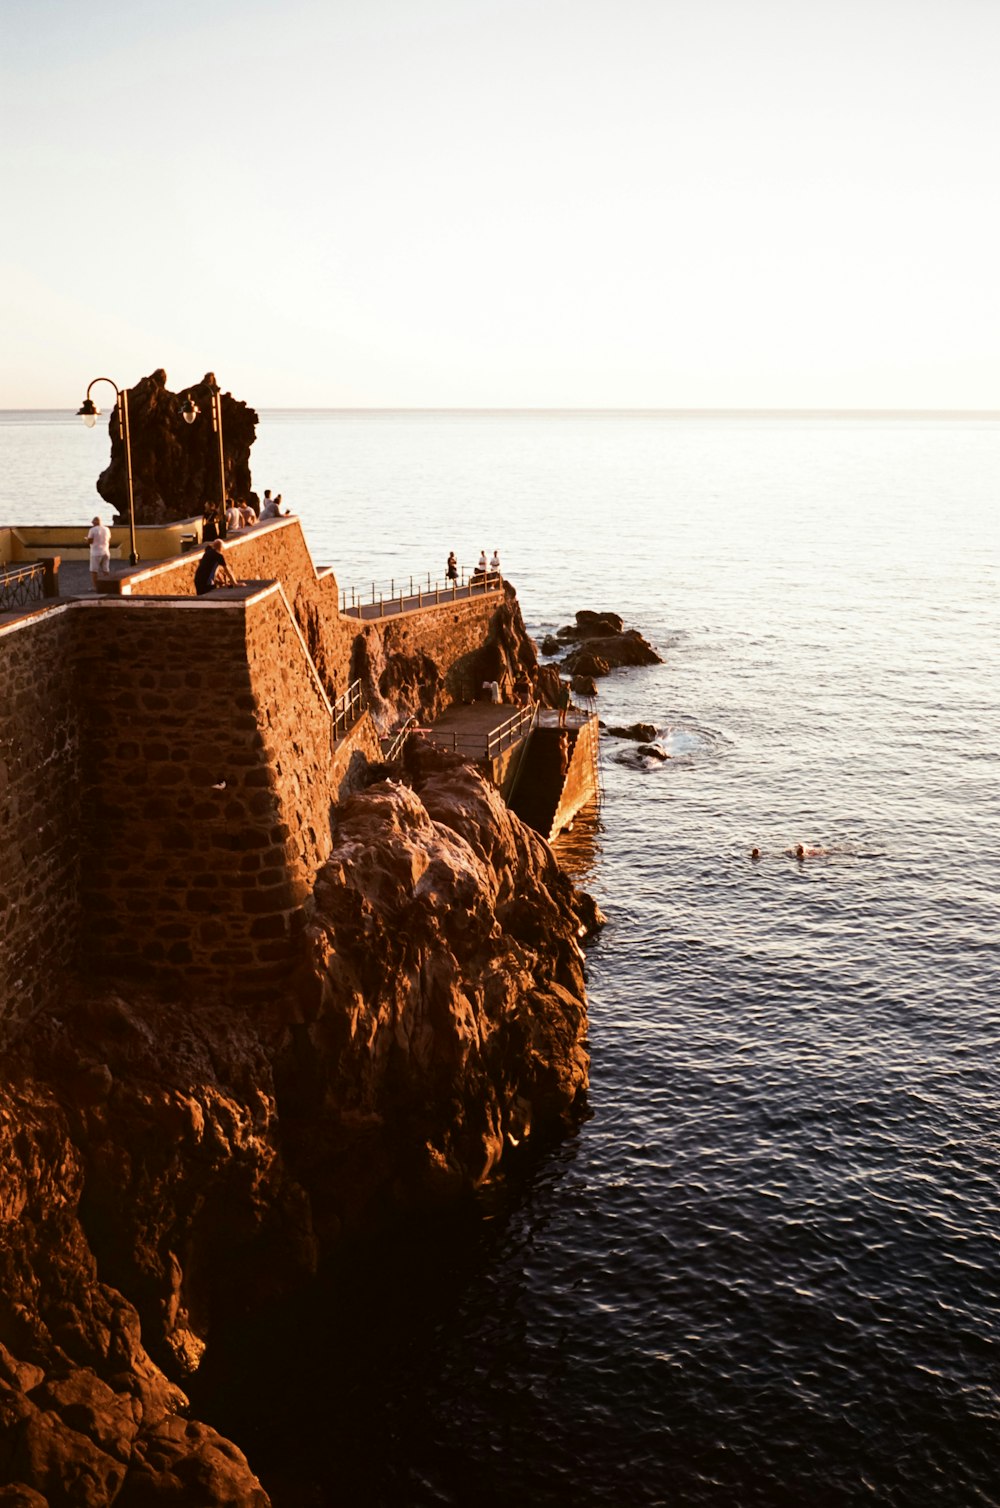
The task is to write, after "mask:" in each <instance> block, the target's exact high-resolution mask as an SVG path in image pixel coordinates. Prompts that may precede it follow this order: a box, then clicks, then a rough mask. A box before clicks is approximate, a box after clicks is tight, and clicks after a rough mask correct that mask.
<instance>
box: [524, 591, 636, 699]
mask: <svg viewBox="0 0 1000 1508" xmlns="http://www.w3.org/2000/svg"><path fill="white" fill-rule="evenodd" d="M568 644H572V645H575V646H576V648H573V649H571V650H570V651H569V653H568V654H565V655H564V656H563V659H562V661H561V663H560V665H559V669H560V670H561V671H564V672H567V673H568V674H569V675H571V676H573V677H574V678H580V679H583V678H586V679H587V680H589V681H593V680H594V679H596V678H597V677H600V676H605V675H608V674H609V673H610V671H612V670H619V669H621V668H623V667H625V666H630V665H662V664H663V658H662V656H661V655H659V654H657V652H656V650H655V649H654V648H653V646H652V645H651V644H650V643H649V642H648V641H647V640H646V639H644V638H643V636H642V634H640V633H639V632H638V630H637V629H634V628H626V627H625V625H624V622H623V620H622V619H621V618H620V617H619V616H618V614H617V613H594V612H589V611H587V610H586V609H583V610H581V611H580V612H578V613H577V614H576V624H575V625H572V624H567V625H566V626H565V627H564V628H561V629H559V631H558V633H557V634H556V635H554V636H553V635H552V634H548V635H546V637H545V638H544V639H543V641H542V653H543V654H549V655H556V654H562V652H563V650H564V649H565V648H566V646H567V645H568ZM595 691H596V687H595Z"/></svg>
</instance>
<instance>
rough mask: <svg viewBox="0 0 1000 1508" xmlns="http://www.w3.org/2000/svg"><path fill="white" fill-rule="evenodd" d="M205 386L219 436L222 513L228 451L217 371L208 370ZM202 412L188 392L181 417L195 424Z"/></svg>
mask: <svg viewBox="0 0 1000 1508" xmlns="http://www.w3.org/2000/svg"><path fill="white" fill-rule="evenodd" d="M205 386H206V387H207V388H208V396H209V399H210V404H211V413H212V432H213V434H216V435H218V437H219V487H220V493H219V496H220V498H221V499H222V502H221V508H222V515H223V517H225V513H226V452H225V449H224V448H223V444H222V393H221V391H220V388H219V384H218V383H217V382H216V380H215V373H214V372H208V373H207V374H206V377H205ZM200 413H201V409H200V408H199V407H198V405H197V403H195V401H194V399H193V398H192V397H191V394H190V393H188V395H187V398H186V399H185V401H184V403H183V405H182V407H181V418H182V419H183V420H184V423H185V424H193V423H194V421H195V420H196V419H197V417H198V415H199V414H200Z"/></svg>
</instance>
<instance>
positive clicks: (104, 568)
mask: <svg viewBox="0 0 1000 1508" xmlns="http://www.w3.org/2000/svg"><path fill="white" fill-rule="evenodd" d="M87 543H88V544H89V546H90V579H91V581H92V582H93V583H94V591H95V592H96V591H97V578H98V576H110V575H111V530H110V529H109V528H108V526H107V524H102V523H101V520H100V518H97V517H95V518H93V519H92V520H91V525H90V528H89V529H88V530H87Z"/></svg>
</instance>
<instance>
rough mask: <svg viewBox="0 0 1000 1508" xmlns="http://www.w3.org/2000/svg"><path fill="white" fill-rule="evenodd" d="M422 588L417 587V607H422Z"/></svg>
mask: <svg viewBox="0 0 1000 1508" xmlns="http://www.w3.org/2000/svg"><path fill="white" fill-rule="evenodd" d="M423 605H424V604H423V588H422V587H419V586H418V587H417V606H418V607H423Z"/></svg>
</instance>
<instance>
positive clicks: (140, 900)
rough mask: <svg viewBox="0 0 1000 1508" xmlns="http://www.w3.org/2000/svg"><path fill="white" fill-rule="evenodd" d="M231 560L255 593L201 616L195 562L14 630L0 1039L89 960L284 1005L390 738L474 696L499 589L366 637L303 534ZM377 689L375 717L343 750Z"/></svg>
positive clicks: (5, 679)
mask: <svg viewBox="0 0 1000 1508" xmlns="http://www.w3.org/2000/svg"><path fill="white" fill-rule="evenodd" d="M227 554H228V555H229V558H230V559H231V560H232V562H233V564H234V567H235V570H236V572H237V574H238V575H239V576H240V577H241V578H243V579H249V578H251V577H252V578H254V579H255V581H256V582H257V583H258V585H257V586H256V587H255V588H254V589H252V590H246V591H244V592H243V593H240V594H236V593H219V594H213V595H212V596H210V597H208V598H197V597H196V596H195V595H194V587H193V577H194V571H195V567H196V564H197V558H198V557H197V554H191V555H187V556H183V557H181V558H179V559H177V560H174V561H171V562H168V563H166V564H164V565H163V566H159V567H151V568H149V569H148V570H144V571H141V572H140V573H138V575H137V576H135V577H133V578H131V585H132V591H131V593H130V594H129V595H127V596H121V597H117V596H101V597H99V598H92V599H87V600H78V601H76V602H72V603H67V604H64V605H61V606H59V607H57V608H54V609H53V610H51V611H50V612H40V613H38V614H35V615H33V616H32V617H29V618H25V619H22V620H19V621H18V622H16V623H14V624H11V625H8V626H7V627H6V628H5V629H3V630H0V693H2V700H0V813H2V815H3V826H2V829H0V865H2V873H3V879H2V880H0V895H2V898H3V900H4V901H5V902H6V905H5V906H4V908H3V913H2V916H0V985H2V988H3V993H2V997H0V1028H2V1027H3V1024H4V1022H5V1021H7V1022H10V1021H14V1020H19V1019H23V1018H25V1017H26V1016H27V1015H30V1013H31V1012H32V1010H33V1009H34V1008H35V1007H36V1005H37V1004H39V1003H40V1002H41V1000H42V999H43V998H44V995H45V993H46V990H47V989H48V988H49V987H50V986H51V984H52V982H53V981H54V979H55V978H56V977H57V976H58V973H59V971H60V970H61V969H62V968H63V967H64V966H66V965H67V964H69V963H70V962H71V961H73V960H74V958H77V959H79V960H80V961H81V962H83V963H84V964H85V965H87V966H88V967H89V968H92V969H96V968H102V967H103V968H108V969H110V970H112V971H114V972H125V973H128V972H134V973H135V974H137V975H140V976H141V977H143V978H146V977H149V976H151V975H152V976H157V977H161V978H166V979H169V980H170V981H171V982H172V983H175V984H178V985H181V986H187V987H190V988H191V989H192V990H197V991H199V992H202V993H203V992H204V991H205V990H206V989H207V990H209V991H212V990H214V991H216V992H218V993H221V994H224V995H227V996H232V995H234V994H243V993H252V992H257V991H259V990H260V991H262V990H264V989H266V988H267V986H268V984H269V983H270V982H272V981H274V980H276V979H278V978H280V977H281V976H282V975H283V974H284V973H285V972H286V970H287V966H288V961H289V957H290V953H291V946H292V941H293V935H294V930H295V927H296V925H297V919H298V916H299V913H300V909H301V906H302V903H303V900H304V899H305V897H306V895H307V894H308V893H309V890H310V887H311V884H312V880H313V877H314V876H315V874H316V871H317V869H318V868H319V866H320V865H321V864H322V863H324V862H325V860H326V858H327V856H328V854H329V852H330V845H331V841H332V838H331V809H332V807H333V805H334V804H335V803H336V802H337V800H339V799H340V798H341V796H342V795H343V794H345V793H346V792H348V791H350V790H351V789H354V788H356V787H357V786H358V785H359V784H361V783H362V781H363V777H364V770H365V768H366V765H367V761H369V760H373V761H376V760H378V759H379V758H380V756H381V750H380V745H379V741H378V734H379V731H380V728H381V731H383V732H385V731H389V729H390V728H391V727H393V726H394V725H395V723H396V722H397V721H398V720H401V719H402V718H403V717H405V716H406V715H407V714H408V713H409V712H412V711H420V712H423V713H425V714H430V715H433V713H435V712H437V711H439V710H440V708H441V707H442V706H443V705H447V703H448V702H449V701H451V700H452V699H454V698H460V697H462V696H463V695H464V694H472V692H473V690H474V688H473V687H472V686H471V684H470V685H467V684H466V682H467V681H468V678H469V676H470V674H471V671H470V668H469V667H470V665H471V664H472V661H473V660H474V659H475V656H476V654H477V653H478V652H479V651H481V648H482V645H483V643H484V641H485V640H486V639H487V638H488V637H489V636H490V634H491V632H492V629H493V625H494V623H495V621H496V619H495V615H496V613H497V611H498V608H499V607H500V605H501V604H502V602H503V598H502V594H499V593H495V594H491V595H490V596H487V597H476V598H473V599H466V600H460V601H457V602H454V601H453V602H449V603H442V604H441V605H440V606H432V607H428V608H425V609H423V610H422V611H419V612H412V613H407V614H403V615H399V616H395V617H392V618H386V619H382V620H375V621H374V622H366V623H361V622H359V620H358V619H356V618H351V617H347V616H342V615H341V614H340V612H339V611H338V603H337V585H336V580H335V578H334V577H333V574H332V573H331V572H328V571H324V570H320V571H317V570H316V569H315V568H314V566H313V564H312V559H311V557H310V555H309V552H308V549H307V547H306V544H305V540H304V539H303V536H302V531H301V527H300V525H299V523H298V521H297V520H288V521H283V522H281V523H277V524H274V525H266V526H262V527H259V528H257V529H256V530H254V531H253V532H252V533H250V534H248V535H246V536H242V537H239V538H238V539H237V540H236V541H234V543H233V545H232V546H231V547H230V549H229V550H228V551H227ZM261 578H266V580H263V581H262V580H261ZM360 674H364V676H365V678H366V690H368V692H369V695H370V697H371V703H372V713H373V714H374V720H373V717H372V716H369V715H365V716H364V717H363V718H362V719H361V720H360V722H359V723H357V724H356V725H355V727H354V728H353V729H351V731H350V733H349V734H348V736H347V737H346V738H345V739H343V740H342V741H341V742H340V743H338V744H337V745H336V747H334V746H332V744H331V703H332V701H333V699H334V698H335V697H336V696H337V695H339V694H340V693H341V692H342V691H344V690H346V688H347V686H348V684H349V683H350V681H351V680H352V679H354V678H356V677H357V676H358V675H360ZM377 724H378V726H377Z"/></svg>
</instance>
